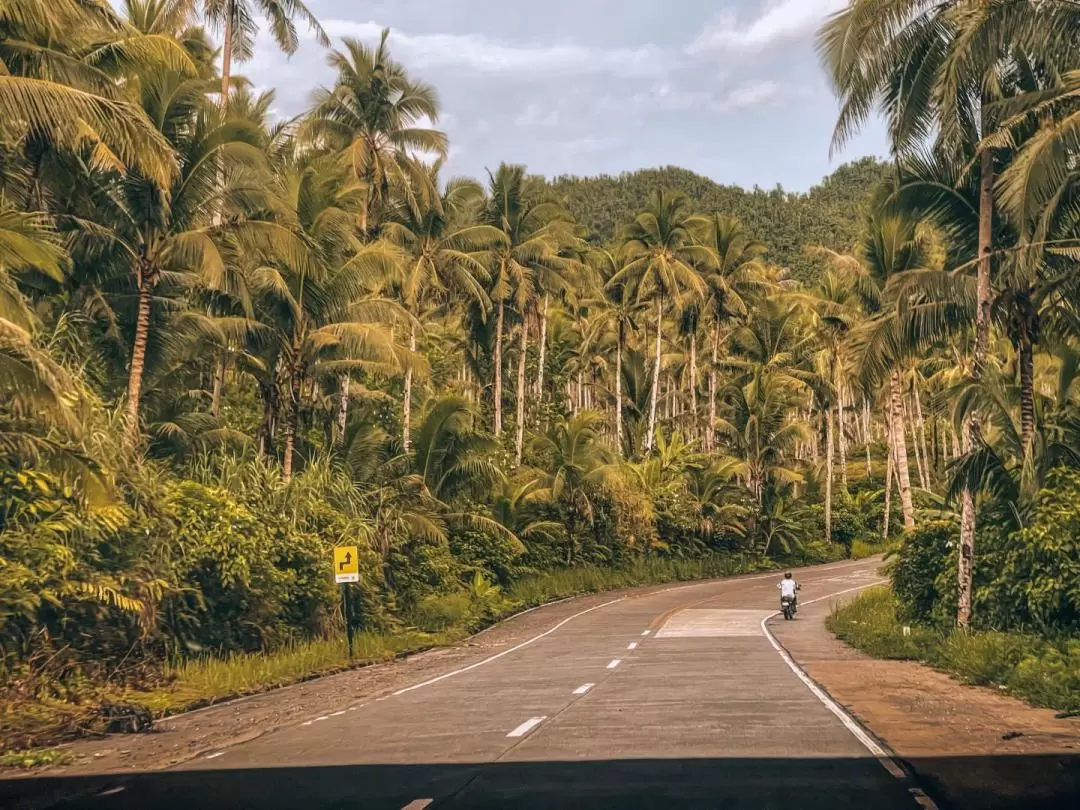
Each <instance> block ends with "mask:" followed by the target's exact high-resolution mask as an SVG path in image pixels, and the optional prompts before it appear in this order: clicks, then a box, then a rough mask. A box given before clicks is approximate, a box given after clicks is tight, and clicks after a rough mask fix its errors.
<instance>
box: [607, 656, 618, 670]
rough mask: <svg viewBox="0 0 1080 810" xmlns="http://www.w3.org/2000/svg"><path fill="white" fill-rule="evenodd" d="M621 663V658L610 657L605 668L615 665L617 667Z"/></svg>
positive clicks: (613, 667)
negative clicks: (610, 659) (609, 661)
mask: <svg viewBox="0 0 1080 810" xmlns="http://www.w3.org/2000/svg"><path fill="white" fill-rule="evenodd" d="M621 663H622V659H621V658H615V659H612V661H611V663H610V664H608V665H607V668H608V669H615V667H617V666H618V665H619V664H621Z"/></svg>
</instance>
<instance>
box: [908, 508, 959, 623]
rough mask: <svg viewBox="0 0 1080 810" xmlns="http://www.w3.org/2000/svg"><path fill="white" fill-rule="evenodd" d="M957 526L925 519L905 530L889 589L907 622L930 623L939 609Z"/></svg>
mask: <svg viewBox="0 0 1080 810" xmlns="http://www.w3.org/2000/svg"><path fill="white" fill-rule="evenodd" d="M957 531H958V529H957V527H956V525H955V524H954V523H950V522H945V521H939V522H936V523H925V524H923V525H922V526H919V527H918V528H916V529H915V531H913V532H911V533H910V534H908V535H907V536H906V537H905V538H904V540H903V542H902V543H901V545H900V549H899V551H898V552H897V554H896V558H895V559H896V562H895V564H894V565H893V568H892V583H893V591H894V592H895V594H896V601H897V609H898V612H899V615H900V616H901V617H902V618H903V619H904V620H905V621H909V622H916V623H922V624H927V623H930V622H931V621H932V620H933V618H934V616H935V615H936V611H937V610H939V609H940V607H939V603H940V602H941V598H942V592H941V588H942V586H943V577H944V576H947V572H951V571H954V570H955V569H954V568H951V567H950V566H949V549H950V545H952V544H954V541H955V538H956V533H957Z"/></svg>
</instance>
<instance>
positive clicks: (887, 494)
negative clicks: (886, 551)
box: [881, 430, 896, 543]
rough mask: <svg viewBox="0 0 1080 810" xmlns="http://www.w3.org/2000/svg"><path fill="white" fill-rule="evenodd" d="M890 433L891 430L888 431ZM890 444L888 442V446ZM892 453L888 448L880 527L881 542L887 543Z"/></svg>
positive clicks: (890, 513) (890, 505) (890, 511)
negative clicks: (883, 508) (883, 511)
mask: <svg viewBox="0 0 1080 810" xmlns="http://www.w3.org/2000/svg"><path fill="white" fill-rule="evenodd" d="M889 432H890V433H891V432H892V431H891V430H890V431H889ZM891 444H892V442H891V441H890V445H891ZM893 467H894V465H893V453H892V451H891V448H890V452H889V453H888V459H887V460H886V461H885V522H884V523H883V524H882V526H881V542H882V543H887V542H888V541H889V523H890V521H891V520H892V486H893V477H894V475H895V472H896V471H895V470H894V469H893Z"/></svg>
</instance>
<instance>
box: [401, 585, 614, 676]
mask: <svg viewBox="0 0 1080 810" xmlns="http://www.w3.org/2000/svg"><path fill="white" fill-rule="evenodd" d="M624 599H626V597H625V596H620V597H619V598H618V599H612V600H611V601H610V602H604V603H603V604H600V605H594V606H593V607H591V608H588V609H587V610H582V611H580V612H578V613H575V614H574V615H573V616H567V617H566V618H565V619H563V620H562V621H561V622H559V623H558V624H557V625H555V626H554V627H552V628H551V629H549V630H545V631H544V632H543V633H541V634H540V635H537V636H533V637H532V638H530V639H527V640H526V641H523V642H521V643H520V644H516V645H514V646H513V647H511V648H510V649H508V650H503V651H502V652H501V653H495V655H491V656H488V657H487V658H485V659H484V660H483V661H477V662H476V663H475V664H469V666H467V667H462V668H461V669H455V670H452V671H451V672H446V673H444V674H442V675H439V676H437V677H435V678H431V679H430V680H426V681H423V682H421V683H416V684H413V685H412V686H406V687H405V688H404V689H398V690H397V691H396V692H393V693H392V695H391V696H392V697H397V696H398V695H404V694H405V693H406V692H412V691H413V690H414V689H423V688H424V687H425V686H431V685H432V684H435V683H438V682H439V681H445V680H446V679H447V678H453V677H454V676H455V675H461V674H462V673H463V672H469V671H471V670H474V669H476V668H478V667H482V666H484V665H485V664H490V663H491V662H492V661H498V660H499V659H500V658H502V657H503V656H504V655H509V654H510V653H512V652H517V651H518V650H520V649H522V648H524V647H528V646H529V645H530V644H533V643H535V642H537V641H539V640H540V639H542V638H545V637H547V636H550V635H551V634H552V633H554V632H555V631H556V630H558V629H559V628H560V627H562V626H563V625H564V624H567V623H568V622H572V621H573V620H574V619H576V618H578V617H579V616H584V615H585V614H586V613H592V612H593V611H594V610H600V608H605V607H607V606H608V605H614V604H616V603H617V602H622V601H623V600H624Z"/></svg>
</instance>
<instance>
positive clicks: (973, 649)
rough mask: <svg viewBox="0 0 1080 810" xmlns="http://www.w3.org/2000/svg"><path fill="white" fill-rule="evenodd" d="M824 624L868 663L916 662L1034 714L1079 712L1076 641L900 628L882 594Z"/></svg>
mask: <svg viewBox="0 0 1080 810" xmlns="http://www.w3.org/2000/svg"><path fill="white" fill-rule="evenodd" d="M826 624H827V626H828V628H829V629H830V630H831V631H832V632H833V633H834V634H835V635H836V636H837V637H838V638H840V639H842V640H843V641H845V642H847V643H848V644H850V645H851V646H853V647H855V648H856V649H858V650H861V651H862V652H865V653H867V654H868V655H872V656H874V657H875V658H887V659H898V660H911V661H919V662H920V663H923V664H927V665H928V666H932V667H934V668H935V669H938V670H940V671H942V672H946V673H948V674H949V675H951V676H953V677H954V678H955V679H956V680H958V681H961V682H962V683H967V684H972V685H975V686H988V687H995V688H997V689H999V690H1000V691H1002V692H1006V693H1008V694H1010V695H1012V696H1014V697H1017V698H1020V699H1022V700H1026V701H1028V702H1029V703H1031V704H1032V705H1035V706H1041V707H1045V708H1050V709H1057V710H1059V711H1061V712H1064V713H1069V714H1071V713H1073V712H1078V711H1080V639H1076V638H1060V639H1046V638H1041V637H1039V636H1034V635H1026V634H1020V633H998V632H964V631H960V630H955V629H935V628H928V627H918V626H907V627H905V625H904V624H903V623H902V622H901V621H900V620H898V619H897V618H896V599H895V597H894V596H893V594H892V591H891V590H890V589H889V588H886V587H882V588H873V589H871V590H868V591H866V592H864V593H863V594H861V595H859V596H858V597H856V598H855V599H854V600H852V601H850V602H847V603H845V604H843V605H840V606H839V607H838V608H837V609H836V610H834V611H833V613H832V615H830V616H829V618H828V620H827V621H826Z"/></svg>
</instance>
